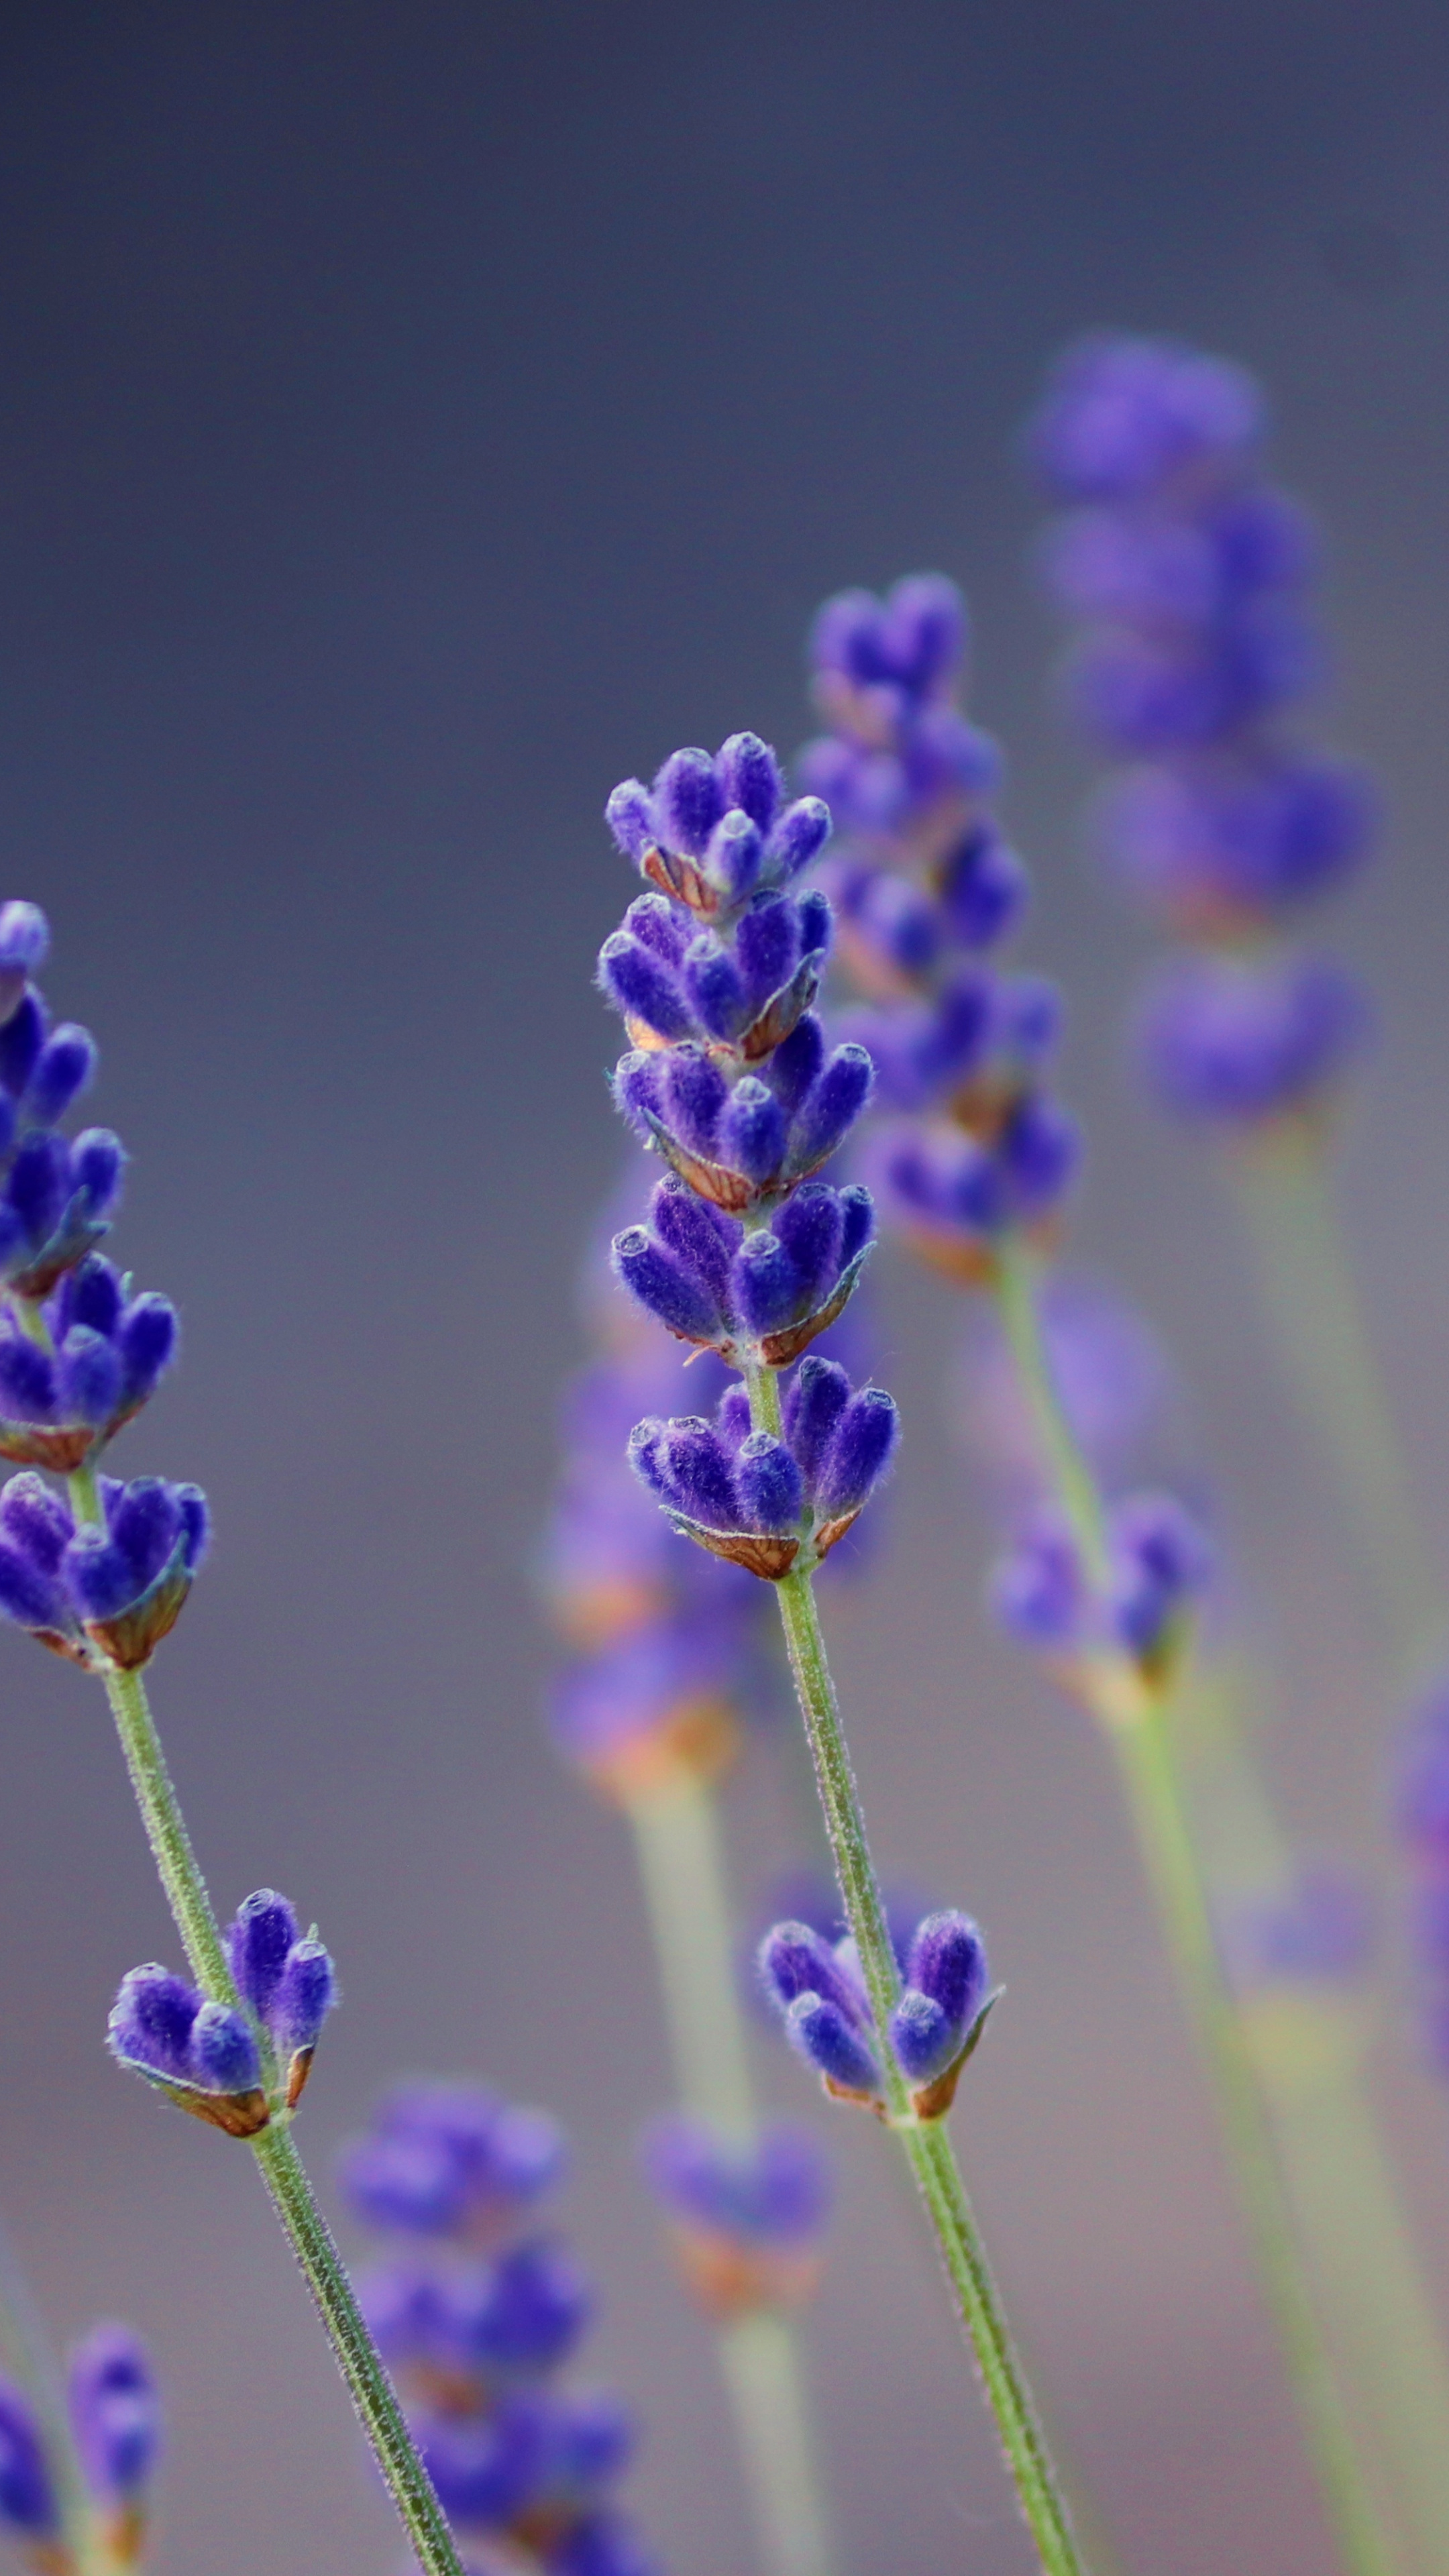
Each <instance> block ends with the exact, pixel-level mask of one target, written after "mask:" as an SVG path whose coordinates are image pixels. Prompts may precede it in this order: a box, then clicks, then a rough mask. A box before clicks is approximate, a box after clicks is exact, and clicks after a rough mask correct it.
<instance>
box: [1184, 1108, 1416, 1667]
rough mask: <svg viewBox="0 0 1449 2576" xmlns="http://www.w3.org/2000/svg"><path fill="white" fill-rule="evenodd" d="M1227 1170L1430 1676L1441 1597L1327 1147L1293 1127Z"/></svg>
mask: <svg viewBox="0 0 1449 2576" xmlns="http://www.w3.org/2000/svg"><path fill="white" fill-rule="evenodd" d="M1227 1168H1228V1173H1229V1177H1230V1179H1231V1181H1232V1184H1233V1187H1234V1191H1235V1195H1236V1197H1237V1202H1238V1206H1239V1208H1240V1210H1241V1212H1242V1215H1243V1220H1244V1223H1245V1225H1246V1227H1247V1230H1248V1234H1249V1238H1250V1240H1251V1242H1252V1246H1253V1250H1254V1253H1255V1255H1256V1259H1257V1267H1258V1276H1259V1280H1260V1283H1261V1287H1262V1291H1263V1298H1264V1303H1265V1305H1266V1308H1267V1311H1268V1315H1269V1318H1270V1320H1271V1323H1272V1326H1273V1329H1274V1333H1275V1336H1276V1339H1277V1342H1278V1346H1279V1350H1280V1352H1281V1354H1282V1357H1283V1361H1284V1365H1285V1367H1286V1369H1287V1371H1288V1374H1289V1376H1290V1378H1291V1379H1292V1381H1293V1384H1294V1385H1295V1387H1296V1389H1297V1391H1298V1395H1299V1398H1300V1401H1301V1402H1302V1404H1303V1406H1304V1408H1305V1410H1306V1412H1307V1414H1308V1417H1309V1420H1310V1422H1311V1423H1312V1424H1313V1426H1314V1428H1315V1429H1316V1431H1317V1433H1318V1436H1319V1438H1320V1439H1321V1441H1322V1442H1323V1444H1324V1446H1325V1448H1326V1450H1327V1452H1328V1455H1329V1457H1330V1459H1331V1461H1332V1464H1333V1468H1334V1472H1335V1474H1336V1476H1337V1479H1338V1484H1339V1489H1340V1491H1341V1493H1342V1495H1343V1498H1344V1501H1345V1503H1346V1504H1347V1507H1348V1510H1349V1513H1350V1515H1351V1517H1352V1518H1353V1520H1354V1521H1356V1523H1357V1525H1358V1529H1359V1532H1360V1536H1361V1538H1362V1541H1363V1545H1364V1550H1365V1553H1366V1555H1367V1557H1368V1561H1369V1565H1370V1568H1371V1571H1372V1573H1373V1576H1374V1580H1375V1582H1376V1584H1377V1586H1378V1590H1379V1594H1380V1597H1381V1599H1382V1602H1383V1606H1384V1611H1385V1614H1386V1616H1387V1618H1388V1620H1389V1623H1390V1627H1391V1630H1392V1633H1393V1635H1394V1637H1395V1639H1396V1641H1397V1643H1398V1647H1399V1651H1400V1654H1401V1656H1402V1658H1403V1661H1404V1663H1405V1665H1406V1667H1407V1670H1408V1672H1409V1674H1410V1675H1411V1676H1415V1677H1417V1676H1420V1675H1421V1674H1422V1673H1423V1671H1424V1670H1426V1669H1431V1668H1432V1666H1433V1665H1434V1664H1435V1662H1437V1660H1438V1658H1439V1656H1440V1655H1441V1654H1442V1651H1443V1647H1444V1638H1445V1614H1444V1599H1443V1591H1442V1587H1441V1586H1440V1585H1439V1584H1438V1583H1437V1582H1436V1581H1435V1579H1434V1575H1433V1573H1432V1571H1431V1569H1430V1566H1429V1564H1428V1561H1427V1558H1426V1556H1425V1552H1424V1541H1423V1533H1422V1530H1421V1527H1420V1521H1419V1515H1418V1513H1417V1512H1416V1510H1415V1508H1414V1502H1413V1497H1412V1494H1411V1493H1410V1490H1409V1482H1408V1477H1407V1474H1406V1472H1405V1468H1404V1460H1403V1453H1402V1450H1401V1447H1400V1444H1399V1439H1398V1434H1397V1431H1396V1429H1395V1425H1394V1419H1393V1413H1392V1410H1391V1408H1390V1405H1389V1401H1388V1397H1387V1395H1386V1394H1385V1391H1384V1384H1383V1379H1382V1377H1381V1375H1380V1373H1379V1366H1378V1360H1377V1357H1376V1354H1375V1352H1374V1348H1373V1344H1372V1341H1371V1339H1370V1337H1369V1333H1368V1328H1367V1326H1366V1324H1365V1321H1364V1314H1363V1308H1362V1305H1361V1303H1360V1300H1359V1295H1358V1290H1357V1287H1356V1285H1355V1282H1354V1277H1353V1271H1352V1268H1351V1265H1350V1262H1349V1258H1348V1252H1347V1249H1346V1246H1345V1244H1344V1239H1343V1230H1342V1227H1341V1226H1340V1224H1339V1221H1338V1214H1337V1210H1336V1208H1335V1205H1334V1199H1333V1191H1332V1187H1331V1184H1330V1180H1329V1171H1328V1158H1327V1150H1326V1143H1325V1140H1324V1138H1323V1137H1322V1136H1320V1135H1318V1134H1317V1133H1316V1132H1314V1131H1311V1130H1308V1129H1306V1128H1302V1127H1295V1126H1288V1125H1284V1126H1283V1127H1282V1128H1281V1129H1280V1130H1279V1131H1278V1132H1276V1133H1275V1134H1273V1135H1271V1136H1268V1137H1265V1138H1262V1139H1260V1140H1259V1141H1257V1142H1256V1143H1255V1144H1254V1145H1253V1146H1252V1147H1251V1148H1245V1149H1243V1150H1241V1151H1239V1152H1237V1153H1234V1154H1233V1155H1231V1156H1230V1157H1229V1158H1228V1164H1227Z"/></svg>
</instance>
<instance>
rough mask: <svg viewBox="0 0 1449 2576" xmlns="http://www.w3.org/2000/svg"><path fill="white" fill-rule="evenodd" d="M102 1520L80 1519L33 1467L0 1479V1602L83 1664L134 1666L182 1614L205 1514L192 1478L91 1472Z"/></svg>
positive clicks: (206, 1528) (202, 1541) (206, 1525)
mask: <svg viewBox="0 0 1449 2576" xmlns="http://www.w3.org/2000/svg"><path fill="white" fill-rule="evenodd" d="M97 1492H98V1496H99V1501H100V1507H101V1511H102V1514H103V1525H102V1526H101V1527H94V1526H92V1525H90V1524H89V1523H84V1522H83V1523H80V1524H79V1525H78V1524H77V1521H76V1519H75V1516H74V1513H73V1512H72V1509H71V1506H70V1504H69V1503H68V1502H67V1501H66V1500H65V1499H63V1497H62V1496H61V1495H60V1494H58V1493H57V1492H56V1491H55V1489H54V1488H53V1487H52V1486H50V1485H47V1484H46V1483H45V1481H44V1478H43V1477H41V1476H39V1475H37V1474H36V1473H35V1472H34V1471H33V1470H30V1469H27V1470H26V1471H25V1472H24V1473H23V1474H21V1475H18V1476H12V1477H11V1478H10V1480H9V1482H8V1484H6V1485H5V1486H4V1487H3V1488H0V1611H3V1613H4V1615H5V1617H6V1618H8V1619H11V1620H13V1621H14V1622H15V1624H16V1626H17V1627H21V1628H25V1629H28V1630H29V1632H30V1633H31V1635H32V1636H33V1637H34V1638H35V1639H36V1641H37V1643H38V1644H40V1645H42V1646H49V1647H51V1648H52V1649H53V1651H54V1652H55V1653H57V1654H62V1655H68V1656H69V1657H70V1658H71V1659H72V1661H73V1662H75V1663H78V1664H81V1665H83V1666H84V1667H85V1668H86V1669H87V1670H88V1671H103V1670H105V1669H106V1668H107V1667H111V1668H114V1669H116V1670H118V1671H121V1672H135V1671H138V1670H139V1669H140V1668H141V1667H142V1666H143V1665H145V1664H147V1663H149V1661H150V1659H151V1657H152V1655H153V1654H154V1653H155V1651H156V1648H157V1646H158V1645H159V1644H160V1643H161V1640H162V1638H163V1637H166V1636H168V1635H169V1634H170V1631H171V1630H172V1629H173V1628H174V1627H175V1625H176V1622H177V1620H178V1619H179V1618H180V1616H181V1612H182V1609H183V1608H184V1606H185V1602H186V1596H187V1594H188V1593H189V1591H190V1590H191V1586H192V1582H193V1580H194V1578H195V1575H196V1573H197V1570H198V1568H199V1566H200V1564H201V1561H202V1558H203V1557H204V1555H205V1553H206V1546H207V1540H208V1537H209V1534H210V1522H209V1517H208V1514H207V1508H206V1497H205V1495H204V1494H203V1493H202V1492H201V1490H200V1488H199V1486H196V1485H168V1484H167V1483H165V1482H164V1481H163V1480H162V1479H161V1478H160V1477H157V1476H141V1477H138V1478H136V1479H135V1480H134V1482H132V1483H131V1484H118V1483H117V1482H116V1481H115V1479H114V1478H113V1477H110V1476H102V1477H100V1478H98V1479H97Z"/></svg>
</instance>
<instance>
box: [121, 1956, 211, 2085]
mask: <svg viewBox="0 0 1449 2576" xmlns="http://www.w3.org/2000/svg"><path fill="white" fill-rule="evenodd" d="M200 2010H201V1997H200V1996H199V1995H198V1994H197V1993H196V1992H195V1990H194V1988H192V1987H191V1986H188V1985H185V1984H184V1983H183V1982H182V1980H181V1978H180V1977H173V1976H172V1974H171V1972H170V1970H169V1969H167V1968H162V1967H159V1966H157V1965H156V1964H155V1962H154V1961H153V1962H152V1964H151V1965H150V1966H148V1967H144V1968H132V1969H131V1970H130V1971H129V1973H128V1974H127V1975H126V1976H124V1977H123V1978H122V1979H121V1986H120V1992H119V1993H118V1995H117V1997H116V2000H115V2002H114V2004H113V2005H112V2007H111V2018H110V2025H109V2034H108V2036H109V2046H110V2049H111V2052H112V2055H113V2056H115V2057H118V2058H120V2059H121V2060H122V2062H123V2063H124V2064H127V2065H132V2066H142V2067H146V2068H149V2070H150V2071H151V2072H152V2073H153V2074H155V2075H161V2076H166V2077H169V2078H170V2079H171V2080H172V2081H173V2082H175V2083H178V2084H186V2083H189V2082H190V2081H191V2080H192V2072H191V2056H190V2050H191V2032H192V2026H193V2024H194V2023H195V2020H196V2016H197V2014H198V2013H199V2011H200Z"/></svg>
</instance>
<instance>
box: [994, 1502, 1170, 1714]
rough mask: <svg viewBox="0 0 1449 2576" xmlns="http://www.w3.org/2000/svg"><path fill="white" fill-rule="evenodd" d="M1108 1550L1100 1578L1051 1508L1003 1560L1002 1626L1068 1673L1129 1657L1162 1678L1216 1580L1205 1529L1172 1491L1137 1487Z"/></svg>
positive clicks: (999, 1588)
mask: <svg viewBox="0 0 1449 2576" xmlns="http://www.w3.org/2000/svg"><path fill="white" fill-rule="evenodd" d="M1106 1548H1107V1564H1106V1568H1105V1571H1104V1573H1103V1575H1102V1576H1101V1578H1100V1580H1095V1579H1094V1577H1093V1573H1092V1570H1091V1569H1090V1568H1089V1566H1088V1564H1087V1563H1086V1560H1085V1558H1084V1556H1083V1553H1082V1550H1081V1548H1080V1546H1079V1544H1078V1542H1077V1539H1076V1537H1075V1535H1074V1533H1073V1531H1072V1529H1071V1526H1070V1524H1069V1523H1068V1521H1067V1520H1066V1518H1065V1517H1064V1515H1063V1514H1062V1513H1060V1512H1059V1511H1057V1510H1054V1509H1051V1508H1043V1509H1042V1510H1041V1511H1040V1512H1038V1513H1037V1515H1036V1516H1035V1517H1034V1519H1033V1520H1031V1521H1030V1522H1029V1523H1028V1524H1027V1525H1026V1527H1024V1528H1023V1529H1022V1530H1021V1531H1019V1532H1018V1534H1017V1537H1016V1539H1015V1541H1014V1542H1013V1544H1012V1545H1011V1546H1010V1547H1009V1548H1008V1550H1007V1552H1006V1554H1005V1555H1004V1556H1003V1557H1002V1558H1001V1559H1000V1561H999V1563H998V1564H997V1566H996V1568H995V1570H994V1572H993V1575H992V1578H991V1598H992V1606H993V1608H994V1609H995V1611H996V1615H997V1617H998V1618H999V1619H1000V1621H1001V1623H1002V1625H1003V1627H1005V1628H1007V1629H1009V1630H1010V1631H1011V1633H1012V1634H1013V1635H1014V1636H1016V1637H1018V1638H1019V1639H1020V1640H1021V1642H1022V1643H1023V1644H1025V1645H1029V1646H1032V1647H1035V1648H1036V1649H1037V1651H1038V1652H1039V1653H1043V1654H1046V1655H1048V1656H1050V1657H1051V1659H1052V1661H1053V1662H1054V1663H1056V1664H1058V1665H1059V1666H1060V1667H1061V1668H1062V1669H1063V1670H1064V1672H1065V1673H1066V1674H1067V1675H1068V1676H1069V1677H1070V1676H1071V1675H1073V1674H1074V1673H1077V1672H1081V1673H1083V1674H1090V1672H1091V1671H1092V1669H1093V1668H1094V1667H1095V1665H1096V1664H1097V1663H1098V1662H1099V1661H1100V1660H1101V1659H1103V1658H1107V1659H1109V1660H1110V1659H1113V1658H1120V1659H1122V1660H1125V1661H1126V1662H1127V1663H1128V1664H1129V1665H1131V1666H1132V1667H1133V1668H1134V1669H1135V1670H1136V1671H1137V1672H1138V1673H1139V1674H1140V1675H1141V1676H1142V1677H1143V1679H1144V1680H1147V1681H1149V1682H1153V1683H1159V1682H1160V1681H1161V1680H1162V1679H1163V1677H1164V1676H1165V1674H1166V1673H1167V1672H1168V1671H1170V1670H1171V1669H1172V1667H1173V1665H1174V1663H1175V1661H1176V1659H1177V1657H1178V1655H1179V1653H1180V1651H1181V1648H1182V1645H1183V1642H1184V1639H1185V1634H1186V1622H1187V1619H1188V1615H1189V1612H1190V1610H1191V1608H1192V1605H1193V1603H1194V1602H1195V1601H1196V1599H1197V1597H1198V1595H1199V1594H1200V1593H1201V1591H1202V1589H1203V1586H1204V1584H1205V1583H1206V1581H1207V1577H1208V1572H1209V1566H1210V1557H1209V1552H1208V1547H1207V1542H1206V1539H1205V1536H1204V1534H1203V1532H1202V1530H1201V1529H1200V1528H1199V1526H1198V1524H1197V1523H1196V1522H1195V1521H1194V1520H1193V1519H1192V1517H1191V1516H1190V1515H1189V1514H1188V1513H1187V1512H1186V1511H1185V1510H1184V1509H1183V1507H1182V1505H1181V1504H1180V1503H1178V1502H1177V1501H1175V1500H1174V1498H1173V1497H1172V1496H1171V1495H1168V1494H1137V1495H1132V1496H1129V1497H1128V1498H1127V1499H1126V1500H1125V1501H1123V1502H1120V1503H1117V1504H1115V1505H1113V1506H1112V1508H1111V1509H1110V1511H1109V1513H1108V1518H1107V1537H1106Z"/></svg>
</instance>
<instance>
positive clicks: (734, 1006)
mask: <svg viewBox="0 0 1449 2576" xmlns="http://www.w3.org/2000/svg"><path fill="white" fill-rule="evenodd" d="M684 981H685V988H686V990H687V992H688V995H689V1004H690V1009H691V1010H692V1011H693V1013H694V1016H695V1018H696V1019H697V1020H698V1021H699V1022H700V1023H701V1025H702V1026H703V1027H704V1028H705V1029H707V1030H708V1032H709V1034H710V1036H711V1037H713V1038H719V1039H720V1040H722V1041H725V1042H728V1041H730V1040H732V1039H734V1038H735V1037H737V1036H738V1035H739V1032H740V1030H741V1029H742V1028H743V1027H744V1025H745V1023H746V1021H747V1020H748V1018H749V1016H750V1004H749V999H748V996H747V995H746V992H745V987H744V983H743V980H742V978H741V975H740V970H739V967H738V966H737V965H736V963H735V960H734V958H733V957H732V956H731V955H730V952H729V950H728V949H727V948H726V947H725V945H724V943H723V941H722V940H721V939H719V938H718V937H717V936H716V934H715V933H714V932H713V931H712V930H705V931H701V933H700V935H699V937H698V938H697V939H695V940H692V941H691V943H690V946H689V949H688V951H687V952H686V955H685V960H684ZM653 1025H655V1026H656V1027H657V1025H658V1023H657V1022H655V1023H653ZM663 1034H666V1035H669V1034H673V1032H664V1033H663Z"/></svg>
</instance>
